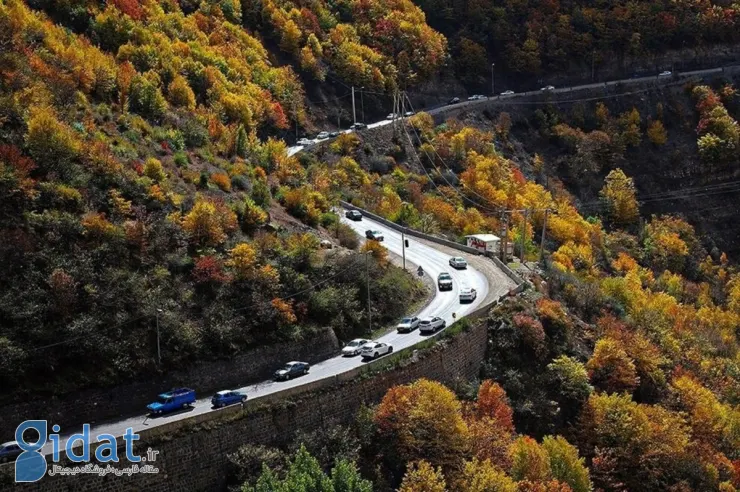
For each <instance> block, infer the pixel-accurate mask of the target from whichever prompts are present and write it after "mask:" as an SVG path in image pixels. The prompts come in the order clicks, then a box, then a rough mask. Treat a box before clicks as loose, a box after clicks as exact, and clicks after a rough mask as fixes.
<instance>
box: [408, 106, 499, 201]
mask: <svg viewBox="0 0 740 492" xmlns="http://www.w3.org/2000/svg"><path fill="white" fill-rule="evenodd" d="M403 97H405V98H406V100H407V101H408V103H409V108H410V109H411V111H414V107H413V106H412V105H411V100H410V99H409V97H408V95H406V93H405V92H404V93H403ZM403 126H404V130H405V131H406V134H407V135H408V130H407V129H406V124H405V122H404V123H403ZM410 126H411V129H412V130H413V131H414V134H415V135H416V138H417V139H418V140H419V141H421V137H420V136H419V133H418V132H417V131H416V128H415V127H414V125H410ZM412 146H413V145H412ZM432 148H433V149H434V153H435V155H436V156H437V157H438V158H439V160H440V162H442V165H444V167H445V169H447V171H449V172H451V173H452V174H455V173H454V171H452V169H450V167H449V166H448V165H447V163H445V161H444V159H443V158H442V156H441V155H439V152H437V148H436V147H434V146H432ZM424 154H425V155H426V156H427V158H428V159H429V161H430V162H431V163H432V166H434V168H435V169H436V170H437V171H438V172H439V168H437V166H436V165H435V164H434V159H433V158H432V157H431V156H430V155H429V153H428V152H427V151H426V150H424ZM420 164H421V161H420ZM422 167H424V165H423V164H422ZM439 175H440V176H441V177H442V179H443V180H444V181H445V183H447V184H448V185H449V186H450V187H451V188H452V189H453V190H455V191H456V192H457V193H458V194H459V195H460V196H461V197H462V198H463V200H468V201H469V202H471V203H473V204H474V205H475V206H477V207H479V208H482V209H484V210H488V211H489V212H495V213H500V212H501V211H502V208H499V209H491V208H488V207H486V206H484V205H481V204H479V203H477V202H476V201H475V200H473V199H471V198H470V197H467V196H465V195H463V193H462V192H460V190H459V189H457V188H456V187H455V186H454V185H453V184H452V183H450V182H449V181H448V180H447V178H446V177H445V176H444V173H442V172H440V173H439ZM463 186H464V185H463ZM471 191H472V192H473V193H474V194H475V195H476V196H478V197H480V198H482V199H484V200H487V199H486V198H485V197H483V196H481V195H479V194H478V193H476V192H475V190H471ZM489 203H490V202H489Z"/></svg>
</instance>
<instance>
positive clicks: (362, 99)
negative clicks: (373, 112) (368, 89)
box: [360, 87, 365, 123]
mask: <svg viewBox="0 0 740 492" xmlns="http://www.w3.org/2000/svg"><path fill="white" fill-rule="evenodd" d="M364 91H365V87H360V107H361V108H362V122H363V123H365V92H364Z"/></svg>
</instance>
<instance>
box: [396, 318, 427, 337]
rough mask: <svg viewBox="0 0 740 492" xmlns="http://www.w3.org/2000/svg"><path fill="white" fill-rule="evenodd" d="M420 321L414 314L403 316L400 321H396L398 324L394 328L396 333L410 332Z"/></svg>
mask: <svg viewBox="0 0 740 492" xmlns="http://www.w3.org/2000/svg"><path fill="white" fill-rule="evenodd" d="M420 321H421V320H420V319H419V318H417V317H416V316H413V317H411V318H403V319H402V320H401V322H400V323H398V326H396V330H398V333H411V332H412V331H414V330H415V329H417V328H418V327H419V322H420Z"/></svg>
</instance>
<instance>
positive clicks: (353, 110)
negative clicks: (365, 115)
mask: <svg viewBox="0 0 740 492" xmlns="http://www.w3.org/2000/svg"><path fill="white" fill-rule="evenodd" d="M352 122H353V123H357V115H356V114H355V86H354V85H353V86H352Z"/></svg>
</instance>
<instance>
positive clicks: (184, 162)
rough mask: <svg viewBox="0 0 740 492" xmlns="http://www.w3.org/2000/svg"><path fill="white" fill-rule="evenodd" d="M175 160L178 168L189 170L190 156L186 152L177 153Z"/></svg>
mask: <svg viewBox="0 0 740 492" xmlns="http://www.w3.org/2000/svg"><path fill="white" fill-rule="evenodd" d="M174 159H175V165H177V167H182V168H185V169H187V168H188V164H189V162H190V159H188V155H187V154H186V153H185V152H177V153H176V154H175V156H174Z"/></svg>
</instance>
